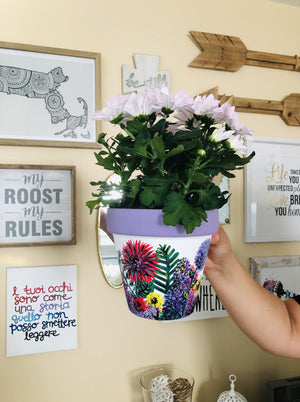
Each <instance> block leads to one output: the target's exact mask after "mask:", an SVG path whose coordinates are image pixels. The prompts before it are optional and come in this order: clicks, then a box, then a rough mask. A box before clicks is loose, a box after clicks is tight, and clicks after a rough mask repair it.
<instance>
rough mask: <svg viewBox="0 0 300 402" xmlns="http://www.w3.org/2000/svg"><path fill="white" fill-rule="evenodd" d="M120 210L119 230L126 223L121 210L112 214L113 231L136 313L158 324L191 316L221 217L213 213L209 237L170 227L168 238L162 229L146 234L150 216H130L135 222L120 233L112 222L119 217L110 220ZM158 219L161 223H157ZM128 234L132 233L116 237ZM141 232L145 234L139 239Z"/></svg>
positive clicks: (130, 304) (205, 232) (110, 225)
mask: <svg viewBox="0 0 300 402" xmlns="http://www.w3.org/2000/svg"><path fill="white" fill-rule="evenodd" d="M114 211H117V214H118V217H117V220H118V225H119V224H120V222H121V221H122V218H121V217H120V215H119V213H120V210H117V209H115V210H111V211H109V213H108V229H109V230H110V231H112V233H113V234H114V241H115V247H116V249H117V250H118V255H119V263H120V269H121V274H122V279H123V284H124V290H125V295H126V299H127V303H128V307H129V309H130V311H131V312H132V313H133V314H135V315H137V316H139V317H143V318H147V319H153V320H175V319H179V318H183V317H186V316H188V315H189V314H191V313H192V311H193V308H194V304H195V301H196V297H197V295H198V291H199V289H200V282H201V279H202V276H203V270H204V264H205V260H206V256H207V252H208V249H209V245H210V239H211V234H213V233H215V232H216V231H217V227H218V219H217V217H218V214H217V213H214V214H213V224H209V225H208V226H207V225H206V222H205V224H204V225H203V226H204V227H203V228H202V230H201V231H200V232H203V234H201V233H199V230H197V231H196V232H197V233H196V232H193V233H192V234H190V235H186V234H185V233H183V232H182V228H181V227H180V229H179V230H180V233H179V234H178V233H176V231H175V232H174V229H175V228H173V227H171V228H170V227H167V232H168V233H163V235H162V233H160V230H159V229H158V230H157V228H156V231H157V233H156V235H153V233H151V235H145V233H144V229H141V228H143V226H144V225H143V216H144V214H143V215H140V216H137V217H135V218H133V217H132V216H130V220H131V222H129V223H128V222H127V226H126V222H123V224H122V225H121V226H122V229H121V230H120V229H118V227H116V226H115V225H114V223H113V222H112V221H113V218H112V219H110V217H111V213H114ZM123 211H124V213H125V214H126V216H127V218H128V213H129V214H130V215H131V214H132V210H125V209H124V210H123ZM129 211H130V212H129ZM137 211H141V210H137ZM142 211H144V213H145V211H153V210H142ZM209 212H215V211H209ZM161 217H162V214H161ZM153 220H154V221H156V218H154V219H153V218H152V220H151V222H152V221H153ZM144 223H145V222H144ZM118 225H117V226H118ZM147 225H148V226H149V222H147ZM132 226H135V229H133V228H132ZM154 226H155V222H154ZM136 227H138V229H136ZM197 229H199V228H197ZM203 229H204V230H203ZM126 230H127V231H128V232H129V233H128V234H126V233H115V232H120V231H123V232H124V231H126ZM135 230H137V231H138V232H139V233H137V234H133V231H135ZM163 231H165V228H163ZM150 232H151V230H150ZM208 232H211V233H208ZM140 233H142V234H140Z"/></svg>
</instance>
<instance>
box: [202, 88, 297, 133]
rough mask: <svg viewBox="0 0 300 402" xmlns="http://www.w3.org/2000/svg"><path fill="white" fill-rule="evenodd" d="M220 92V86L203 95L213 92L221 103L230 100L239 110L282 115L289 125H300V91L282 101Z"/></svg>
mask: <svg viewBox="0 0 300 402" xmlns="http://www.w3.org/2000/svg"><path fill="white" fill-rule="evenodd" d="M218 92H219V89H218V87H214V88H211V89H209V90H208V91H205V92H202V93H201V95H208V94H213V95H214V97H215V98H216V99H218V100H219V101H220V105H222V104H223V103H225V102H228V103H229V104H230V105H232V106H234V107H235V110H236V111H237V112H242V113H259V114H269V115H275V116H280V117H281V118H282V120H283V121H284V122H285V123H286V124H287V125H289V126H300V93H291V94H289V95H288V96H286V97H285V98H284V99H283V100H282V101H275V100H267V99H253V98H244V97H238V96H234V95H219V94H218Z"/></svg>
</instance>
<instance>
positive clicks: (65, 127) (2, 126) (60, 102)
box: [0, 42, 100, 148]
mask: <svg viewBox="0 0 300 402" xmlns="http://www.w3.org/2000/svg"><path fill="white" fill-rule="evenodd" d="M99 108H100V54H99V53H93V52H83V51H75V50H67V49H56V48H49V47H42V46H32V45H23V44H17V43H7V42H0V110H1V119H0V144H4V145H21V146H51V147H79V148H96V147H98V144H97V138H96V136H97V131H98V130H99V122H97V127H96V122H95V120H93V118H92V117H93V113H94V112H95V110H96V109H99Z"/></svg>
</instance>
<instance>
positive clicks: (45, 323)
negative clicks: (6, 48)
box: [6, 265, 78, 357]
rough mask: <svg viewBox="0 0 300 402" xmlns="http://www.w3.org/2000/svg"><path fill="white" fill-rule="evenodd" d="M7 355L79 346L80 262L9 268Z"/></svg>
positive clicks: (7, 273) (7, 272)
mask: <svg viewBox="0 0 300 402" xmlns="http://www.w3.org/2000/svg"><path fill="white" fill-rule="evenodd" d="M6 280H7V284H6V286H7V289H6V312H7V314H6V356H8V357H9V356H20V355H27V354H32V353H44V352H52V351H60V350H68V349H76V348H77V325H78V323H77V266H76V265H60V266H49V267H21V268H7V271H6Z"/></svg>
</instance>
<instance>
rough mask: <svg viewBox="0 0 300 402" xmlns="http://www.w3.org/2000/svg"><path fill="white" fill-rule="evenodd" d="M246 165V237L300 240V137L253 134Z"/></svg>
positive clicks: (249, 238) (253, 238) (250, 238)
mask: <svg viewBox="0 0 300 402" xmlns="http://www.w3.org/2000/svg"><path fill="white" fill-rule="evenodd" d="M247 148H248V154H250V153H251V152H252V151H255V154H256V155H255V156H254V158H253V159H252V161H251V162H250V163H249V164H248V165H246V167H245V169H244V208H245V241H246V242H277V241H299V240H300V141H299V140H290V139H282V138H264V137H254V139H253V141H252V142H249V143H248V147H247Z"/></svg>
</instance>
